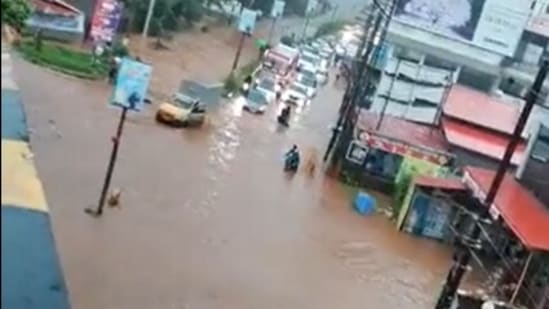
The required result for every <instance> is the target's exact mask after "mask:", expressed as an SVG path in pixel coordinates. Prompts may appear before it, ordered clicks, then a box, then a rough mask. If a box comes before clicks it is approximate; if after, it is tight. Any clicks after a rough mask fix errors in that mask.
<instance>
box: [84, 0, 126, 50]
mask: <svg viewBox="0 0 549 309" xmlns="http://www.w3.org/2000/svg"><path fill="white" fill-rule="evenodd" d="M122 7H123V5H122V3H120V2H118V1H117V0H97V4H96V6H95V11H94V13H93V18H92V22H91V29H90V37H91V38H92V39H93V40H94V41H102V42H110V41H112V40H113V39H114V37H115V35H116V30H117V29H118V23H119V22H120V17H121V16H122Z"/></svg>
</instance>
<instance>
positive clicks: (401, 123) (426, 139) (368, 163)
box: [340, 110, 453, 193]
mask: <svg viewBox="0 0 549 309" xmlns="http://www.w3.org/2000/svg"><path fill="white" fill-rule="evenodd" d="M377 122H378V120H377V115H375V114H372V113H369V112H367V111H364V110H363V111H362V112H361V113H360V114H359V117H358V121H357V125H356V126H355V129H354V132H353V135H352V136H347V144H346V146H344V148H343V152H344V153H343V156H344V160H342V161H343V162H342V165H341V169H340V176H341V177H342V178H343V180H344V181H346V182H350V183H353V184H357V185H360V186H364V187H367V188H371V189H374V190H378V191H381V192H384V193H393V192H394V190H395V186H396V184H397V183H398V182H399V181H401V180H402V179H403V178H406V177H408V176H409V174H428V175H433V174H434V175H437V174H439V173H441V167H446V166H448V165H450V164H451V162H452V159H453V157H452V155H451V154H449V153H448V152H446V146H445V142H444V140H443V138H442V136H441V135H440V132H438V130H437V129H436V128H432V127H428V126H423V125H419V124H415V123H412V122H409V121H406V120H402V119H397V118H393V117H390V116H387V117H386V119H385V120H384V121H383V123H382V125H381V126H380V129H378V130H376V129H374V126H376V123H377Z"/></svg>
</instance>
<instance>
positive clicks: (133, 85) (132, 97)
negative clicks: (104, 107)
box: [111, 58, 152, 111]
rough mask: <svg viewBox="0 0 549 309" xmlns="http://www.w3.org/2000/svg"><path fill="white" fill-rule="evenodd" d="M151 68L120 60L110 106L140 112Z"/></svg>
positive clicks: (130, 60) (137, 62)
mask: <svg viewBox="0 0 549 309" xmlns="http://www.w3.org/2000/svg"><path fill="white" fill-rule="evenodd" d="M151 73H152V67H151V66H150V65H147V64H144V63H142V62H139V61H135V60H133V59H130V58H124V59H122V62H121V64H120V69H119V72H118V77H117V78H116V84H115V87H114V93H113V97H112V100H111V105H114V106H118V107H125V108H128V109H130V110H134V111H140V110H141V109H142V108H143V105H144V100H145V98H146V96H147V90H148V88H149V82H150V79H151Z"/></svg>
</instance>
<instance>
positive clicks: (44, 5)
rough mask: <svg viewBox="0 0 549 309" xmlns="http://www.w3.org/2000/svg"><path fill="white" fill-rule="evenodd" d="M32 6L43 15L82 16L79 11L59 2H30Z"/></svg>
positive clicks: (47, 0) (53, 0)
mask: <svg viewBox="0 0 549 309" xmlns="http://www.w3.org/2000/svg"><path fill="white" fill-rule="evenodd" d="M32 6H33V7H34V9H35V10H36V11H38V12H41V13H44V14H51V15H62V16H76V15H79V14H82V12H80V10H78V9H77V8H75V7H74V6H72V5H70V4H68V3H66V2H64V1H61V0H32Z"/></svg>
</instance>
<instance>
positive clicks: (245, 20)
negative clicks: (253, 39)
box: [238, 9, 257, 34]
mask: <svg viewBox="0 0 549 309" xmlns="http://www.w3.org/2000/svg"><path fill="white" fill-rule="evenodd" d="M256 15H257V12H256V11H252V10H250V9H244V10H242V14H240V21H239V22H238V31H240V32H244V33H248V34H251V33H252V32H254V28H255V19H256Z"/></svg>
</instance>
